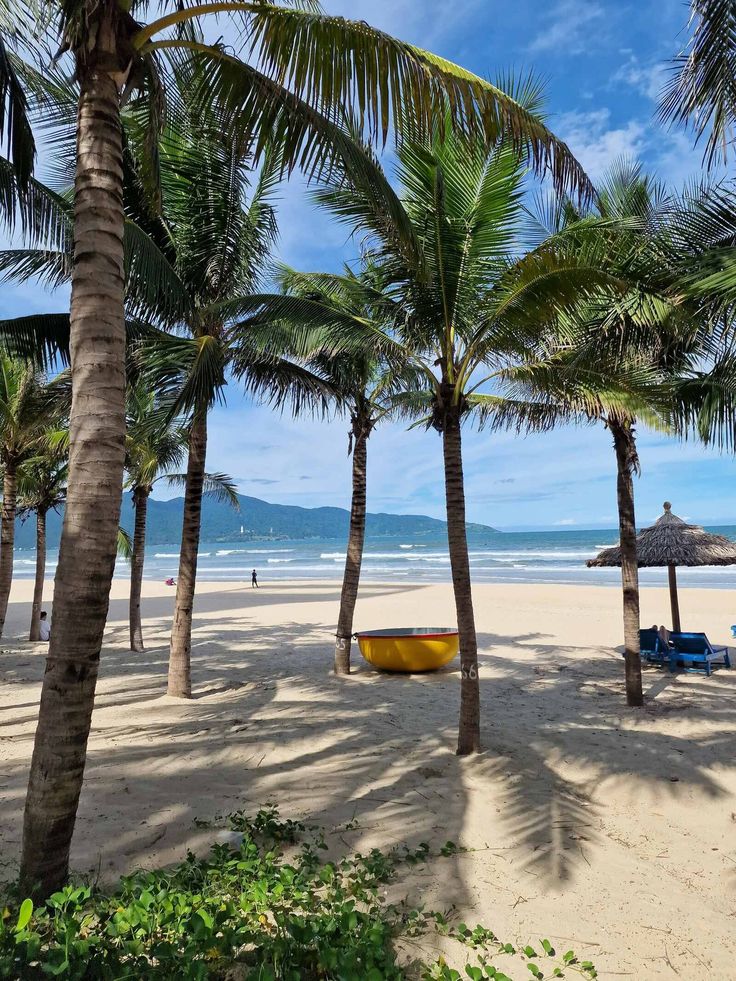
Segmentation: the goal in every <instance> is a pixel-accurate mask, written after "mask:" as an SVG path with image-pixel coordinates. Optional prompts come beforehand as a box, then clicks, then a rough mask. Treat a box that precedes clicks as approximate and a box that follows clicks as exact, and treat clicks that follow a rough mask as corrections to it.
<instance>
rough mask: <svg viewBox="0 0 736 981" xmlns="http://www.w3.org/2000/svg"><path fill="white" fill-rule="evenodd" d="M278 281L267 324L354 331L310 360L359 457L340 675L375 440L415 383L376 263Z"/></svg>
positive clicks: (338, 648) (339, 639)
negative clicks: (391, 329)
mask: <svg viewBox="0 0 736 981" xmlns="http://www.w3.org/2000/svg"><path fill="white" fill-rule="evenodd" d="M277 281H278V283H279V285H280V287H281V289H282V291H283V296H274V297H271V298H268V297H266V296H261V297H259V298H258V303H259V314H258V320H259V322H260V323H261V324H266V323H268V321H269V316H272V317H273V320H274V323H275V324H279V325H281V326H284V325H289V326H290V327H291V328H292V329H300V330H304V329H306V330H309V329H310V328H311V327H312V326H313V325H314V324H315V323H317V324H320V325H322V326H328V325H329V326H330V327H332V328H333V329H334V328H336V327H337V328H338V329H339V330H340V331H341V332H342V331H344V332H349V334H350V335H352V336H354V337H355V339H356V341H357V347H356V349H355V350H348V351H343V352H337V353H336V352H335V351H333V350H328V351H326V352H325V351H322V350H316V351H315V352H314V353H312V354H310V355H309V356H308V357H307V359H306V360H307V364H308V366H309V367H310V368H311V369H313V370H314V371H316V372H317V373H318V374H319V375H320V377H322V378H325V379H326V380H328V381H329V383H330V384H331V385H332V386H334V389H335V393H336V395H335V401H336V404H337V406H338V408H339V409H341V410H345V411H347V412H349V413H350V430H349V435H348V455H349V456H352V494H351V504H350V525H349V531H348V543H347V554H346V558H345V571H344V574H343V582H342V591H341V594H340V611H339V615H338V619H337V631H336V635H335V662H334V667H335V674H349V673H350V654H351V646H352V634H353V616H354V613H355V604H356V601H357V598H358V587H359V583H360V567H361V564H362V560H363V546H364V541H365V520H366V485H367V467H368V439H369V437H370V435H371V433H372V432H373V430H374V429H375V427H376V426H377V425H378V424H379V423H380V422H381V420H382V419H384V418H385V417H386V415H387V414H388V413H390V411H391V407H392V396H393V395H395V394H396V393H397V392H398V391H400V390H401V388H402V386H403V385H406V384H407V383H409V382H410V380H411V379H410V373H409V371H408V370H407V365H406V358H405V352H404V350H403V348H402V347H401V345H400V343H398V342H397V340H396V339H394V338H392V337H391V336H390V334H389V333H388V332H387V330H386V327H387V325H386V323H385V316H386V312H387V311H388V312H389V313H391V314H392V313H393V310H392V308H391V305H390V304H389V305H387V304H386V302H385V298H384V295H383V293H382V289H381V285H382V284H381V281H380V275H379V273H378V271H377V270H376V269H375V268H372V267H370V266H367V267H365V268H364V269H363V270H362V271H361V273H360V274H359V275H356V274H355V273H353V272H352V271H351V270H350V269H349V268H348V269H346V270H345V272H344V274H343V275H332V274H328V273H302V272H295V271H294V270H290V269H282V270H281V272H280V275H279V276H278V277H277Z"/></svg>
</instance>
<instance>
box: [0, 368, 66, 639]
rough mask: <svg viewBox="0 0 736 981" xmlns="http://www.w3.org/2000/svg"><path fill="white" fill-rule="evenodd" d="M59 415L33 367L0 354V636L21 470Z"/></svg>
mask: <svg viewBox="0 0 736 981" xmlns="http://www.w3.org/2000/svg"><path fill="white" fill-rule="evenodd" d="M57 412H58V402H57V401H55V399H54V390H53V388H52V387H49V386H46V385H45V384H44V380H43V378H42V376H41V375H40V374H39V372H38V371H37V369H35V368H34V367H33V366H32V365H29V364H27V363H26V362H23V361H17V360H14V359H13V358H11V357H9V356H8V355H7V354H4V353H2V352H0V463H2V471H3V507H2V519H1V521H0V636H1V635H2V631H3V627H4V624H5V615H6V613H7V609H8V598H9V596H10V587H11V584H12V581H13V545H14V541H15V517H16V507H17V494H18V470H19V468H20V466H21V465H22V464H23V463H24V462H25V461H26V460H28V459H29V458H30V457H31V456H32V455H33V454H34V453H36V452H37V451H38V449H39V447H40V446H41V443H42V441H43V439H44V436H45V435H46V431H47V429H48V426H49V423H50V421H51V420H52V419H53V417H54V415H55V414H56V413H57Z"/></svg>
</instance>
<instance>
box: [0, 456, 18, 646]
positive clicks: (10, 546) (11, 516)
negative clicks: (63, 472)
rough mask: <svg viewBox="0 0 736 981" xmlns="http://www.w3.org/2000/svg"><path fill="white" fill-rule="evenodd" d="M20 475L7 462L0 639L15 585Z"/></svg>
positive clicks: (0, 540) (0, 546)
mask: <svg viewBox="0 0 736 981" xmlns="http://www.w3.org/2000/svg"><path fill="white" fill-rule="evenodd" d="M17 491H18V474H17V468H16V465H15V463H13V462H12V461H6V463H5V476H4V477H3V509H2V518H0V637H2V635H3V630H4V629H5V617H6V616H7V613H8V600H9V599H10V587H11V586H12V585H13V551H14V546H15V507H16V498H17Z"/></svg>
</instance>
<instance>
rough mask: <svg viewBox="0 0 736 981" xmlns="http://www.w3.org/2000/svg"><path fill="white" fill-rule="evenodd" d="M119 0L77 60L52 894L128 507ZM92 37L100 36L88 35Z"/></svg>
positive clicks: (28, 825) (46, 874)
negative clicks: (115, 69)
mask: <svg viewBox="0 0 736 981" xmlns="http://www.w3.org/2000/svg"><path fill="white" fill-rule="evenodd" d="M117 9H118V8H117V5H116V4H113V3H111V2H108V0H104V2H100V3H98V4H97V6H96V8H95V10H94V12H93V13H92V14H90V16H94V18H95V24H94V30H93V29H91V28H90V30H89V37H90V39H91V41H92V42H93V44H94V47H93V49H92V50H90V51H88V52H86V60H85V59H78V74H79V77H80V96H79V112H78V118H77V173H76V180H75V192H74V266H73V272H72V300H71V365H72V410H71V417H70V427H69V429H70V452H69V479H68V486H67V500H66V509H65V515H64V524H63V528H62V535H61V545H60V549H59V563H58V566H57V570H56V580H55V589H54V617H53V626H52V631H51V642H50V645H49V653H48V658H47V661H46V672H45V674H44V678H43V688H42V691H41V704H40V709H39V716H38V728H37V729H36V739H35V744H34V749H33V758H32V761H31V773H30V779H29V783H28V796H27V798H26V806H25V815H24V824H23V852H22V858H21V869H20V881H21V891H22V893H23V895H28V894H31V895H35V896H37V897H45V896H48V895H49V893H51V892H53V891H55V890H57V889H59V888H60V887H61V885H62V884H63V882H64V880H65V879H66V876H67V871H68V866H69V848H70V845H71V840H72V834H73V831H74V823H75V820H76V815H77V806H78V803H79V795H80V792H81V789H82V780H83V776H84V765H85V760H86V755H87V739H88V737H89V729H90V722H91V718H92V708H93V705H94V698H95V686H96V683H97V672H98V667H99V660H100V648H101V646H102V636H103V633H104V629H105V621H106V618H107V611H108V604H109V596H110V583H111V580H112V574H113V569H114V566H115V554H116V544H117V534H118V522H119V517H120V503H121V496H122V482H123V461H124V451H125V321H124V314H123V284H124V272H123V196H122V182H123V165H122V145H121V127H120V98H119V90H118V84H117V82H116V80H115V78H114V77H112V75H111V71H112V68H111V65H113V64H115V63H116V62H115V59H116V39H115V29H116V26H117V24H118V21H117V19H116V11H117ZM91 46H92V44H91Z"/></svg>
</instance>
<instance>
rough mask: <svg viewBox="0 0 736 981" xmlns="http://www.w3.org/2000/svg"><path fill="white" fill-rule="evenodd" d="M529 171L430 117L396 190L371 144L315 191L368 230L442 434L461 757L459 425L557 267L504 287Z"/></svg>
mask: <svg viewBox="0 0 736 981" xmlns="http://www.w3.org/2000/svg"><path fill="white" fill-rule="evenodd" d="M528 98H529V99H530V100H531V99H533V98H534V93H532V92H529V94H528ZM525 170H526V164H525V161H524V160H523V159H522V158H521V157H520V156H519V153H518V152H517V150H516V149H515V148H514V147H513V146H512V145H509V144H508V143H505V142H500V143H496V144H494V145H493V146H491V147H488V145H487V144H486V143H485V142H484V141H483V140H471V141H467V140H461V139H459V138H458V137H456V136H455V135H453V133H452V132H451V131H450V129H449V127H445V128H440V127H439V126H438V127H437V128H436V129H435V132H434V134H433V135H432V137H431V138H430V139H428V140H419V141H416V140H415V141H409V140H407V141H405V142H404V143H402V145H401V146H400V148H399V150H398V172H397V180H398V184H399V192H398V193H395V192H394V191H393V189H392V187H391V185H390V184H389V182H388V181H387V179H386V177H385V176H384V174H383V172H382V170H381V168H380V166H379V165H378V163H377V162H376V161H375V160H374V159H373V158H372V157H371V155H370V154H369V153H368V152H366V159H365V162H364V165H363V167H362V169H361V170H357V169H356V170H353V171H348V172H344V173H343V175H342V177H340V178H336V179H333V180H331V181H330V182H328V183H327V185H326V186H324V187H322V188H321V189H319V190H317V191H315V198H316V199H317V200H318V201H319V202H320V203H321V204H322V205H323V206H325V207H327V208H328V209H330V210H331V211H332V212H333V213H334V214H335V215H336V216H337V217H338V218H339V219H340V220H341V221H343V222H346V223H347V224H348V225H349V226H350V228H351V229H352V230H353V231H354V232H356V233H358V232H359V233H361V234H365V235H367V237H368V242H367V243H366V245H365V246H364V248H365V249H366V252H367V255H368V257H369V261H370V262H371V263H373V264H375V265H376V266H377V267H378V268H379V269H380V271H381V276H382V278H383V282H384V284H385V285H384V288H383V290H382V292H383V299H382V305H383V322H384V323H385V324H390V325H392V334H393V336H395V337H396V338H397V339H398V340H399V341H400V343H401V344H402V345H403V346H404V347H405V348H406V349H407V350H408V352H409V354H410V360H411V363H412V364H413V366H414V368H415V371H416V372H417V374H418V375H420V376H421V377H422V379H423V385H424V391H423V392H418V393H417V392H415V393H407V396H406V397H405V399H404V400H403V401H404V409H405V411H408V412H413V411H414V410H415V409H417V410H418V411H420V412H424V413H425V415H426V416H427V422H428V424H429V425H431V426H433V427H434V428H435V429H436V430H437V431H438V432H439V433H440V434H441V436H442V443H443V458H444V472H445V494H446V504H447V524H448V544H449V551H450V564H451V569H452V581H453V590H454V595H455V606H456V612H457V620H458V630H459V634H460V652H461V698H460V725H459V733H458V753H460V754H467V753H472V752H475V751H477V750H479V749H480V689H479V683H478V653H477V639H476V633H475V618H474V613H473V601H472V593H471V584H470V568H469V561H468V547H467V536H466V527H465V524H466V522H465V490H464V478H463V466H462V440H461V424H462V422H463V420H464V418H465V416H466V414H467V413H468V411H469V409H470V402H469V398H470V397H471V396H472V394H473V393H474V392H475V391H476V389H477V388H478V386H479V384H482V380H483V377H484V376H485V375H486V374H487V366H488V365H489V364H491V363H493V362H494V360H496V359H498V358H499V357H500V356H501V353H502V352H505V351H507V350H512V349H516V348H517V347H518V346H519V344H520V340H519V337H518V334H517V333H516V332H515V330H514V329H513V328H512V326H511V325H512V323H513V320H514V309H515V306H516V305H517V304H518V303H519V302H520V298H521V295H522V293H523V292H524V291H526V293H527V294H530V293H533V292H534V291H535V290H536V289H537V287H538V285H539V283H541V282H543V281H545V278H549V277H552V278H555V277H556V276H557V271H556V270H554V269H553V268H551V266H549V264H548V266H549V267H548V268H544V269H541V270H540V269H538V268H536V267H532V265H531V264H530V265H528V267H527V268H526V269H525V270H524V274H523V275H522V276H519V277H517V281H516V282H515V283H514V285H513V287H512V288H510V289H507V288H506V287H505V285H504V283H505V272H506V270H507V267H508V265H509V263H510V261H511V257H512V255H513V250H514V246H515V243H516V240H517V237H518V234H519V232H520V229H521V224H522V209H521V196H522V192H523V176H524V172H525ZM558 278H559V277H558ZM563 285H564V280H563ZM571 288H572V281H571V280H570V282H569V283H568V285H567V289H568V290H569V289H571Z"/></svg>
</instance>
